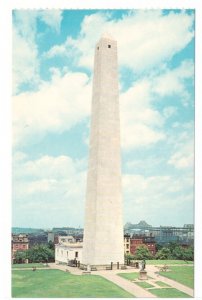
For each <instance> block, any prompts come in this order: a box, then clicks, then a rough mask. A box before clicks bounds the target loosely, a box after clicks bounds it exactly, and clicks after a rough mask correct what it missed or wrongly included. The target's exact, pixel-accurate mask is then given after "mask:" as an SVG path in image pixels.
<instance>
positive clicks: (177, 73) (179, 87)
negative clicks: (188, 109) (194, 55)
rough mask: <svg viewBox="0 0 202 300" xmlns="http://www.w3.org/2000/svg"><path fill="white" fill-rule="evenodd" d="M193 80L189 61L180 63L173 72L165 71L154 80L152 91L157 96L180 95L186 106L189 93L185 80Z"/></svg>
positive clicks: (192, 70) (191, 65) (192, 71)
mask: <svg viewBox="0 0 202 300" xmlns="http://www.w3.org/2000/svg"><path fill="white" fill-rule="evenodd" d="M186 79H190V80H191V81H193V79H194V64H193V61H191V60H185V61H182V63H181V65H180V66H179V67H177V68H175V69H173V70H167V71H166V72H165V73H164V74H162V75H161V76H159V77H157V78H156V79H154V82H153V86H154V88H153V90H154V92H155V93H157V94H158V95H159V96H161V97H164V96H170V95H171V96H172V95H176V94H177V95H180V97H181V99H182V103H183V104H184V105H188V103H189V97H190V95H189V93H188V92H187V87H186V84H185V80H186Z"/></svg>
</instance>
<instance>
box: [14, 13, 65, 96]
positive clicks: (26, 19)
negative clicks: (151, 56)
mask: <svg viewBox="0 0 202 300" xmlns="http://www.w3.org/2000/svg"><path fill="white" fill-rule="evenodd" d="M37 20H41V21H42V22H44V23H45V24H46V25H47V26H49V28H50V29H52V30H54V31H56V32H59V31H60V24H61V21H62V11H60V10H41V11H40V10H39V11H37V10H34V11H33V10H15V11H14V13H13V50H12V54H13V93H14V94H15V93H17V92H19V89H20V86H21V85H22V84H30V85H32V86H34V85H36V84H38V82H39V67H40V63H39V57H38V47H37V43H36V35H37Z"/></svg>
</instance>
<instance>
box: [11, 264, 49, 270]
mask: <svg viewBox="0 0 202 300" xmlns="http://www.w3.org/2000/svg"><path fill="white" fill-rule="evenodd" d="M32 267H37V268H47V266H44V264H42V263H30V264H13V265H12V268H13V269H19V268H32Z"/></svg>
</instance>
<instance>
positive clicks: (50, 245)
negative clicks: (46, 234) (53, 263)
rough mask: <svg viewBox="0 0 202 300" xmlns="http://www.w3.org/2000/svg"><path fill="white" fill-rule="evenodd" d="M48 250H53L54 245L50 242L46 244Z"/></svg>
mask: <svg viewBox="0 0 202 300" xmlns="http://www.w3.org/2000/svg"><path fill="white" fill-rule="evenodd" d="M48 248H49V249H52V250H55V244H54V243H53V242H52V241H49V242H48Z"/></svg>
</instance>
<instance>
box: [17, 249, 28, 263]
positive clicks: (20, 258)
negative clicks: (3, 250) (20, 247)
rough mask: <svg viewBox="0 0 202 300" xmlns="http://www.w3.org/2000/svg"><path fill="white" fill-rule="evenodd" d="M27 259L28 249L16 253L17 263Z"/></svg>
mask: <svg viewBox="0 0 202 300" xmlns="http://www.w3.org/2000/svg"><path fill="white" fill-rule="evenodd" d="M26 259H27V251H17V252H16V253H15V263H17V264H21V263H24V262H25V260H26Z"/></svg>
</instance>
